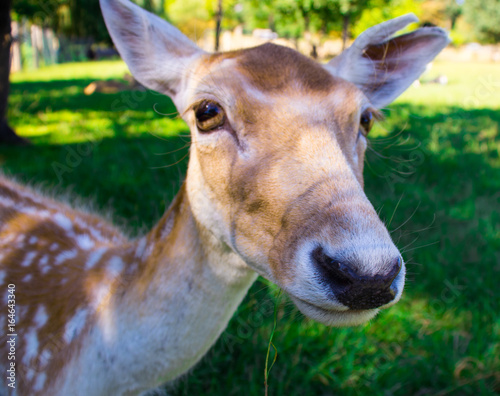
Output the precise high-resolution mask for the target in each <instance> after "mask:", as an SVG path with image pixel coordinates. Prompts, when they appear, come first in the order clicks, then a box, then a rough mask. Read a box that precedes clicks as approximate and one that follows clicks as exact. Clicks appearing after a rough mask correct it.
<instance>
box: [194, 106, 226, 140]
mask: <svg viewBox="0 0 500 396" xmlns="http://www.w3.org/2000/svg"><path fill="white" fill-rule="evenodd" d="M194 113H195V116H196V125H197V126H198V129H199V130H200V131H202V132H210V131H213V130H214V129H217V128H219V127H220V126H222V125H224V123H225V121H226V114H225V113H224V110H222V107H221V106H219V105H218V104H217V103H215V102H210V101H208V100H205V101H203V102H201V103H200V104H199V105H198V107H196V109H195V111H194Z"/></svg>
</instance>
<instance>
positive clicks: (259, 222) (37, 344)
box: [0, 0, 449, 396]
mask: <svg viewBox="0 0 500 396" xmlns="http://www.w3.org/2000/svg"><path fill="white" fill-rule="evenodd" d="M100 3H101V9H102V13H103V16H104V19H105V23H106V25H107V28H108V30H109V33H110V35H111V37H112V39H113V42H114V44H115V46H116V48H117V49H118V51H119V53H120V55H121V57H122V58H123V59H124V61H125V62H126V64H127V65H128V67H129V69H130V71H131V73H132V75H133V76H134V77H135V78H136V79H137V81H139V82H140V83H141V84H142V85H144V86H145V87H147V88H149V89H152V90H155V91H158V92H160V93H163V94H165V95H167V96H169V97H170V98H171V99H172V100H173V102H174V104H175V106H176V108H177V110H178V112H179V114H180V116H181V117H182V118H183V119H184V120H185V122H186V123H187V125H188V126H189V128H190V131H191V147H190V158H189V163H188V169H187V174H186V178H185V181H184V184H183V185H182V187H181V188H180V190H179V192H178V194H177V195H176V197H175V198H174V200H173V201H172V203H171V204H170V207H169V208H168V210H167V211H166V213H165V214H164V215H163V217H162V218H161V219H160V220H159V222H158V223H157V224H156V225H155V226H154V227H153V228H152V230H151V231H149V232H148V233H147V234H145V235H143V236H140V237H137V238H135V239H130V238H128V237H127V236H126V234H125V232H123V231H122V230H120V229H118V228H117V227H115V226H113V225H112V224H110V223H109V222H108V221H106V220H104V219H103V218H102V217H100V216H99V215H96V214H93V213H91V212H89V211H86V210H84V209H79V208H74V207H73V206H72V205H70V204H68V203H64V202H59V201H57V200H56V199H54V198H52V197H48V196H46V195H45V194H44V193H42V192H39V191H37V190H36V189H35V188H33V187H28V186H25V185H23V184H21V183H18V182H16V181H13V180H11V179H10V178H8V177H6V176H2V177H1V178H0V263H1V267H0V268H1V270H0V286H1V290H2V293H3V297H2V299H1V305H2V306H1V311H0V312H2V314H1V319H0V320H1V328H2V331H5V330H6V329H7V334H6V336H4V337H3V339H4V340H5V338H7V340H6V341H7V342H5V341H3V342H2V345H1V348H2V351H1V356H2V359H1V360H0V361H1V363H0V364H1V369H2V373H4V374H3V378H2V379H3V382H4V383H3V391H2V392H3V393H2V394H5V393H7V391H12V393H13V394H16V395H35V396H36V395H111V394H112V395H137V394H141V393H143V392H147V391H148V390H149V389H152V388H155V387H158V386H161V385H162V384H165V383H167V382H171V381H173V380H175V379H176V378H179V376H181V375H183V374H184V373H186V372H187V371H188V370H189V369H191V368H192V367H193V366H194V365H196V363H197V362H199V360H200V359H201V358H202V357H203V356H204V355H205V354H206V353H207V351H208V350H209V348H210V347H211V346H212V345H213V344H214V342H215V341H216V340H217V338H218V337H219V336H220V335H221V333H222V332H223V331H224V329H225V328H226V326H227V324H228V322H229V320H230V319H231V317H232V315H233V314H234V312H235V310H236V308H237V307H238V305H239V304H240V302H241V301H242V299H243V298H244V296H245V295H246V293H247V291H248V289H249V288H250V286H251V285H252V283H253V282H254V281H255V280H256V277H257V276H258V275H261V276H262V277H264V278H266V279H268V280H269V281H271V282H273V283H275V284H276V285H277V286H278V287H279V288H281V289H282V290H283V291H284V292H285V293H286V294H287V295H288V296H289V297H290V299H291V300H292V301H293V303H294V304H295V305H296V306H297V308H298V309H299V310H300V311H301V312H302V313H303V314H304V315H305V316H306V317H309V318H311V319H313V320H316V321H318V322H320V323H322V324H324V325H326V326H356V325H360V324H363V323H365V322H367V321H369V320H370V319H372V318H373V317H374V316H375V315H376V314H377V313H378V312H379V311H380V310H381V309H385V308H388V307H390V306H392V305H394V304H395V303H396V302H397V301H398V300H399V299H400V298H401V295H402V292H403V288H404V283H405V264H404V260H403V258H402V255H401V253H400V252H399V250H398V248H397V247H396V246H395V244H394V242H393V241H392V239H391V237H390V233H389V232H388V230H387V228H386V226H385V225H384V223H383V222H382V221H381V220H380V218H379V216H378V215H377V213H376V211H375V209H374V207H373V205H372V204H371V203H370V201H369V200H368V198H367V196H366V195H365V192H364V182H363V165H364V156H365V150H366V148H367V144H368V142H367V135H368V133H369V132H370V129H371V128H372V126H373V124H374V122H375V120H376V119H377V117H378V116H379V112H380V111H381V109H383V108H384V107H385V106H387V105H388V104H389V103H391V102H392V101H393V100H394V99H395V98H397V97H398V96H399V95H400V94H401V93H402V92H404V91H405V90H406V89H407V88H408V87H409V86H410V85H411V84H412V83H413V82H414V81H415V80H416V79H417V78H418V77H419V76H420V74H421V73H422V72H423V71H424V70H425V67H426V65H427V64H428V63H429V62H430V61H432V60H433V59H434V58H435V57H436V56H437V54H438V53H439V52H440V51H441V50H442V49H443V48H444V47H445V46H446V45H447V43H448V41H449V39H448V36H447V34H446V32H445V31H444V30H442V29H440V28H437V27H423V28H417V29H416V30H413V31H411V32H409V33H406V34H402V35H396V33H397V32H399V31H400V30H401V29H403V28H405V27H406V26H408V25H409V24H410V23H414V22H416V21H417V18H416V17H415V16H414V15H413V14H409V15H404V16H401V17H398V18H395V19H392V20H389V21H386V22H383V23H381V24H378V25H375V26H373V27H371V28H369V29H368V30H366V31H365V32H364V33H362V34H361V35H360V36H359V37H358V38H357V39H356V40H355V41H354V43H353V44H352V46H351V47H349V48H348V49H347V50H345V51H344V52H343V53H341V54H340V55H339V56H337V57H335V58H333V59H332V60H331V61H330V62H328V63H326V64H320V63H317V62H316V61H314V60H312V59H310V58H308V57H306V56H304V55H301V54H300V53H298V52H296V51H295V50H293V49H290V48H286V47H282V46H278V45H276V44H273V43H266V44H264V45H261V46H257V47H254V48H247V49H241V50H236V51H231V52H220V53H208V52H205V51H203V50H201V49H200V48H199V47H198V46H197V45H196V44H195V43H193V42H192V41H191V40H190V39H188V38H187V37H186V36H185V35H183V34H182V33H181V32H180V31H179V30H178V29H176V28H175V27H174V26H172V25H170V24H169V23H167V22H166V21H164V20H163V19H161V18H159V17H157V16H155V15H153V14H151V13H149V12H146V11H145V10H143V9H142V8H140V7H138V6H136V5H135V4H133V3H131V2H129V1H128V0H101V1H100ZM7 312H9V316H7ZM13 350H14V353H13ZM9 354H10V355H9ZM7 356H9V359H7V358H6V357H7ZM10 356H14V358H12V359H10ZM13 372H14V374H12V373H13ZM5 373H8V375H7V380H6V379H5V378H6V376H5ZM0 393H1V392H0Z"/></svg>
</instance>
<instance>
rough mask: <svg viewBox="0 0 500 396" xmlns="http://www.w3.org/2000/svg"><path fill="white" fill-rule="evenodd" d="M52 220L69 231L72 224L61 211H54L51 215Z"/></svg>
mask: <svg viewBox="0 0 500 396" xmlns="http://www.w3.org/2000/svg"><path fill="white" fill-rule="evenodd" d="M53 219H54V222H55V223H56V224H57V225H58V226H59V227H61V228H62V229H64V230H66V231H69V230H71V229H72V228H73V224H72V223H71V220H70V219H69V218H68V217H66V216H65V215H63V214H62V213H56V214H55V215H54V217H53Z"/></svg>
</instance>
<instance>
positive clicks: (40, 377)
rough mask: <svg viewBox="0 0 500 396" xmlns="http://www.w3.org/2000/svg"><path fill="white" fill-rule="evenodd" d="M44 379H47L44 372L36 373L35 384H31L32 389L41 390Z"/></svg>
mask: <svg viewBox="0 0 500 396" xmlns="http://www.w3.org/2000/svg"><path fill="white" fill-rule="evenodd" d="M46 379H47V374H45V373H41V374H38V376H37V377H36V380H35V384H34V385H33V390H35V391H41V390H42V389H43V387H44V385H45V380H46Z"/></svg>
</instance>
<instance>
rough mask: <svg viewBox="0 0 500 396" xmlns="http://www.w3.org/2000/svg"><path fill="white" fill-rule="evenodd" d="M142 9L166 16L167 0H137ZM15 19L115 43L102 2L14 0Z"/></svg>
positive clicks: (77, 36)
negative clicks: (103, 12) (165, 0)
mask: <svg viewBox="0 0 500 396" xmlns="http://www.w3.org/2000/svg"><path fill="white" fill-rule="evenodd" d="M134 2H135V3H137V4H139V5H140V6H141V7H143V8H145V9H147V10H149V11H152V12H154V13H156V14H159V15H162V16H164V15H163V14H164V0H137V1H134ZM12 10H13V11H14V17H25V18H28V20H30V21H31V22H32V23H34V24H37V25H39V26H43V27H50V28H52V29H54V30H55V31H56V32H57V33H61V34H64V35H65V36H67V37H74V38H87V39H93V40H95V41H107V42H111V41H110V38H109V35H108V31H107V29H106V25H105V24H104V20H103V18H102V14H101V8H100V6H99V0H13V2H12Z"/></svg>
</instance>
